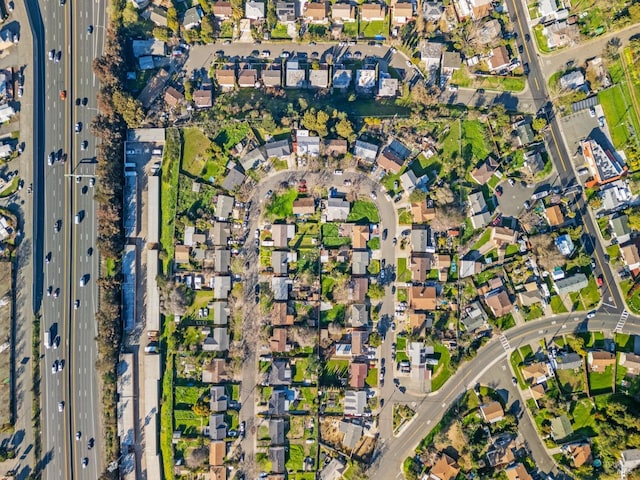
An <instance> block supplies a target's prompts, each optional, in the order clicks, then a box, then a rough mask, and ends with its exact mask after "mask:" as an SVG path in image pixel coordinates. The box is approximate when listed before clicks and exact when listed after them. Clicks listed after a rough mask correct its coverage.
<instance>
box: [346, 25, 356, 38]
mask: <svg viewBox="0 0 640 480" xmlns="http://www.w3.org/2000/svg"><path fill="white" fill-rule="evenodd" d="M342 34H343V35H345V36H347V37H349V38H356V37H357V36H358V22H348V23H345V24H344V26H343V27H342Z"/></svg>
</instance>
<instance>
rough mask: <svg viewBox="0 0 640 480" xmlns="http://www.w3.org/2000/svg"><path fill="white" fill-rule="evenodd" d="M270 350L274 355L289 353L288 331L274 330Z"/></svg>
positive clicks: (284, 329)
mask: <svg viewBox="0 0 640 480" xmlns="http://www.w3.org/2000/svg"><path fill="white" fill-rule="evenodd" d="M269 348H270V349H271V351H272V352H274V353H285V352H287V351H289V345H288V344H287V329H286V328H274V329H273V331H272V332H271V338H270V339H269Z"/></svg>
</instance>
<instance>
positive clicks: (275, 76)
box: [260, 67, 282, 87]
mask: <svg viewBox="0 0 640 480" xmlns="http://www.w3.org/2000/svg"><path fill="white" fill-rule="evenodd" d="M260 77H261V78H262V84H263V85H264V86H265V87H280V86H281V85H282V71H281V70H280V69H279V68H273V67H272V68H268V69H266V70H262V72H261V74H260Z"/></svg>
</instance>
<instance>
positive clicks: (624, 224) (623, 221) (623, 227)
mask: <svg viewBox="0 0 640 480" xmlns="http://www.w3.org/2000/svg"><path fill="white" fill-rule="evenodd" d="M609 226H610V227H611V235H612V236H613V237H615V238H616V240H618V244H619V245H621V244H624V243H626V242H628V241H629V240H630V239H631V228H629V217H628V216H627V215H618V216H617V217H613V218H611V219H610V220H609Z"/></svg>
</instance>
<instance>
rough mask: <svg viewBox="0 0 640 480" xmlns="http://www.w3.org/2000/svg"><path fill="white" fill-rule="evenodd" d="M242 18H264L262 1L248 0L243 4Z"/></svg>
mask: <svg viewBox="0 0 640 480" xmlns="http://www.w3.org/2000/svg"><path fill="white" fill-rule="evenodd" d="M244 18H248V19H249V20H262V19H263V18H264V2H254V1H248V2H247V3H246V4H245V5H244Z"/></svg>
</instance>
